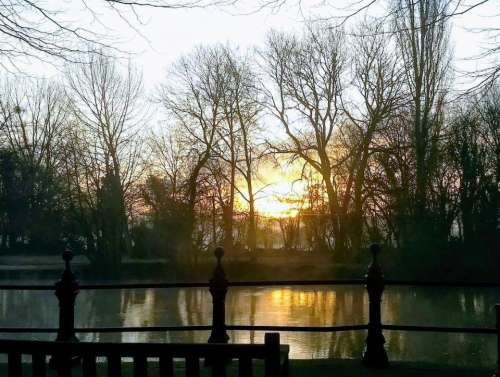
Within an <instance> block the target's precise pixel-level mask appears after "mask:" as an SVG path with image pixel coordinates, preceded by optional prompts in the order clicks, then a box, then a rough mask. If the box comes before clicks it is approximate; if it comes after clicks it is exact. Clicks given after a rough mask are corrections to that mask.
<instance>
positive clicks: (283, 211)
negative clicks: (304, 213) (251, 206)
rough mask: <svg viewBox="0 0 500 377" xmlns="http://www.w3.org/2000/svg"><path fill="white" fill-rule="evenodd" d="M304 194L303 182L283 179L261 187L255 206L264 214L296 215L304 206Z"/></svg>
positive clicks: (277, 215)
mask: <svg viewBox="0 0 500 377" xmlns="http://www.w3.org/2000/svg"><path fill="white" fill-rule="evenodd" d="M285 178H289V177H285ZM303 194H304V187H303V184H302V182H300V181H292V180H290V179H282V180H280V181H277V182H274V183H271V184H269V185H267V186H265V187H263V188H261V191H260V194H259V196H258V198H257V200H256V201H255V207H256V209H257V212H258V213H259V214H260V215H262V216H268V217H295V216H296V215H297V213H298V212H299V210H300V208H301V206H302V203H303Z"/></svg>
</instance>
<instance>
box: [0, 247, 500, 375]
mask: <svg viewBox="0 0 500 377" xmlns="http://www.w3.org/2000/svg"><path fill="white" fill-rule="evenodd" d="M370 250H371V252H372V256H373V259H372V263H371V264H370V266H369V268H368V272H367V274H366V275H365V279H334V280H277V281H267V280H258V281H233V282H229V281H227V279H226V277H225V273H224V270H223V267H222V263H221V260H222V256H223V255H224V251H223V250H222V249H221V248H218V249H216V252H215V255H216V257H217V265H216V268H215V270H214V275H213V277H212V279H210V281H209V282H154V283H107V284H82V285H80V284H79V283H78V281H76V279H75V276H74V274H73V272H72V271H71V265H70V261H71V259H72V254H71V252H69V251H65V252H64V253H63V259H64V261H65V269H64V272H63V274H62V277H61V280H60V281H58V282H57V283H56V284H55V285H48V284H47V285H39V284H36V285H35V284H0V290H36V291H40V290H55V292H56V296H57V297H58V299H59V308H60V310H59V327H57V328H41V327H33V328H24V327H0V333H9V334H13V333H48V334H50V333H56V334H57V338H56V340H58V341H75V340H77V337H76V335H75V334H77V333H125V332H164V331H176V332H177V331H210V332H211V335H210V338H209V342H215V343H226V342H227V341H228V340H229V336H228V334H227V331H281V332H287V331H289V332H336V331H360V330H367V332H368V334H367V338H366V343H365V349H364V351H363V357H362V360H363V363H364V364H365V365H367V366H369V367H377V368H380V367H386V366H387V365H388V357H387V353H386V350H385V348H384V343H385V339H384V336H383V331H384V330H386V331H416V332H440V333H464V334H484V335H497V360H498V362H497V368H496V370H495V372H494V375H493V377H500V305H499V304H497V305H496V320H497V323H496V327H495V328H490V327H449V326H421V325H398V324H383V323H382V313H381V307H380V302H381V298H382V295H383V291H384V288H385V286H416V287H467V288H497V287H500V283H497V282H476V283H465V282H447V281H411V280H385V279H384V276H383V273H382V269H381V267H380V265H379V263H378V260H377V255H378V254H379V253H380V247H379V246H378V245H372V246H371V248H370ZM317 285H330V286H341V285H365V286H366V289H367V292H368V299H369V323H368V324H354V325H353V324H347V325H336V326H270V325H234V324H233V325H228V324H226V323H225V296H226V292H227V290H228V288H229V287H270V286H317ZM172 288H209V291H210V293H211V295H212V304H213V309H214V310H213V318H212V324H211V325H190V326H129V327H85V328H75V327H74V300H75V298H76V296H77V295H78V292H79V291H80V290H106V289H172Z"/></svg>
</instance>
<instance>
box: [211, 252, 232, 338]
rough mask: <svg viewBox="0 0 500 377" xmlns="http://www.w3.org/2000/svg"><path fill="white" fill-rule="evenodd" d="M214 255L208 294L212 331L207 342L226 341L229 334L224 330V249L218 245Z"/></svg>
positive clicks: (226, 283)
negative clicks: (209, 296) (210, 299)
mask: <svg viewBox="0 0 500 377" xmlns="http://www.w3.org/2000/svg"><path fill="white" fill-rule="evenodd" d="M214 254H215V257H216V258H217V265H216V266H215V269H214V275H213V276H212V278H211V279H210V294H211V295H212V308H213V311H212V332H211V333H210V338H208V342H209V343H227V342H228V340H229V335H227V332H226V293H227V287H228V281H227V279H226V273H225V272H224V269H223V268H222V263H221V261H222V257H223V256H224V249H223V248H222V247H218V248H216V249H215V252H214Z"/></svg>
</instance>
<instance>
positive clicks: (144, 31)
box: [29, 0, 500, 91]
mask: <svg viewBox="0 0 500 377" xmlns="http://www.w3.org/2000/svg"><path fill="white" fill-rule="evenodd" d="M358 1H359V0H330V1H322V0H302V1H299V0H288V1H286V2H285V3H284V5H283V6H281V7H280V8H279V9H273V8H264V9H262V10H260V11H258V12H253V13H250V14H248V12H249V10H252V9H254V8H251V7H249V4H254V3H256V0H246V1H245V0H243V2H242V4H243V5H242V6H240V7H238V8H223V9H217V8H208V9H177V10H172V9H151V8H144V7H139V8H136V13H133V12H131V11H130V10H129V8H127V7H120V8H119V9H120V10H121V12H120V14H118V13H117V12H115V11H112V10H110V9H109V7H107V6H106V5H104V2H102V1H98V0H93V1H91V2H90V3H89V4H90V6H91V7H92V9H93V11H94V13H93V14H90V13H89V12H88V10H87V9H86V8H85V7H84V3H83V2H81V0H65V1H62V2H59V1H53V0H50V1H48V4H50V5H51V6H54V9H56V6H55V5H54V4H57V7H58V8H57V9H58V10H61V4H65V8H63V11H64V12H61V14H64V16H63V17H65V19H66V20H67V21H68V22H74V23H75V24H76V25H81V24H84V26H86V27H87V28H89V29H91V30H95V31H98V32H100V33H102V34H107V35H108V38H111V39H109V40H108V41H111V44H113V45H114V46H116V47H118V48H119V49H121V50H124V51H127V52H130V53H131V54H132V55H131V60H132V62H133V63H134V64H135V65H136V66H137V67H138V68H139V69H140V70H142V72H143V76H144V83H145V87H146V88H147V89H148V90H150V91H154V89H155V87H156V86H157V85H158V83H159V82H161V81H163V80H164V78H165V77H166V75H167V71H168V67H169V66H170V65H171V64H172V63H173V62H175V60H176V59H178V58H179V57H180V56H181V55H183V54H187V53H189V52H190V51H191V50H192V49H193V48H194V47H195V46H197V45H201V44H205V45H207V44H208V45H210V44H216V43H223V44H226V43H228V44H230V45H231V46H233V47H239V48H240V50H241V51H243V52H244V51H246V50H248V49H253V48H255V47H258V46H262V45H263V44H264V42H265V38H266V34H267V32H268V31H269V30H271V29H277V30H285V31H292V32H300V30H301V28H302V26H303V22H304V19H307V18H310V17H312V18H317V17H318V16H319V17H325V16H329V17H330V16H333V17H334V18H333V21H336V19H335V17H336V16H342V15H346V14H348V13H349V12H351V10H350V9H352V8H346V7H348V5H349V4H352V3H358ZM455 1H456V0H455ZM459 1H461V0H459ZM462 1H463V0H462ZM368 2H369V1H368V0H361V2H360V3H361V4H364V3H368ZM477 2H479V0H467V1H465V2H464V4H474V3H477ZM324 3H326V4H327V5H321V4H324ZM387 3H388V1H385V0H378V1H377V2H375V4H374V5H372V6H370V7H369V8H368V10H367V11H366V12H365V13H364V14H360V15H359V16H357V18H356V17H354V18H353V19H352V20H351V21H350V24H347V28H349V27H350V25H352V24H354V23H355V22H356V20H357V19H359V18H360V17H363V16H364V15H365V14H368V15H370V16H372V15H377V14H382V13H384V11H385V6H386V4H387ZM245 4H246V7H245ZM299 4H300V6H299ZM331 4H334V5H335V6H333V5H331ZM461 9H463V8H461ZM499 14H500V0H489V1H487V2H486V3H485V4H482V5H481V6H478V7H477V8H475V9H474V10H472V11H470V12H467V13H466V14H465V15H463V16H457V17H454V18H453V19H452V22H453V27H452V34H451V42H452V48H453V50H454V55H455V66H456V68H457V69H458V70H459V71H463V70H470V69H474V68H480V67H482V66H483V65H484V64H485V62H484V61H480V62H477V61H468V60H467V58H470V57H472V56H474V55H476V54H478V53H480V52H481V51H482V48H484V47H486V46H487V43H488V42H489V41H488V40H487V39H486V38H485V37H486V35H485V34H484V33H475V32H474V30H473V29H475V28H479V27H485V26H496V27H498V23H499V20H500V16H499ZM29 69H32V70H33V71H34V72H36V73H37V74H42V75H47V74H48V75H54V74H57V70H55V69H54V68H53V67H47V66H45V65H44V64H34V65H32V66H31V67H30V68H29Z"/></svg>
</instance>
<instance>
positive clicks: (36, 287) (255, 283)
mask: <svg viewBox="0 0 500 377" xmlns="http://www.w3.org/2000/svg"><path fill="white" fill-rule="evenodd" d="M365 284H366V280H364V279H334V280H273V281H269V280H251V281H233V282H228V284H227V285H228V287H280V286H314V285H332V286H335V285H365ZM385 285H386V286H412V287H444V288H453V287H457V288H460V287H463V288H499V287H500V283H496V282H475V283H469V282H454V281H449V282H448V281H439V280H436V281H417V280H394V279H387V280H385ZM209 286H210V284H209V283H207V282H154V283H100V284H80V286H79V289H80V290H81V291H84V290H107V289H110V290H112V289H174V288H208V287H209ZM0 290H3V291H22V290H27V291H52V290H54V284H0Z"/></svg>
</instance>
